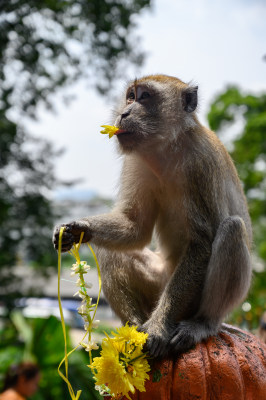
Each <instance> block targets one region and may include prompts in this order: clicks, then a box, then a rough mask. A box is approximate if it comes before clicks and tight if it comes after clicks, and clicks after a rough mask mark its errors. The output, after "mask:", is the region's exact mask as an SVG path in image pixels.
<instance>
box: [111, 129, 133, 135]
mask: <svg viewBox="0 0 266 400" xmlns="http://www.w3.org/2000/svg"><path fill="white" fill-rule="evenodd" d="M130 133H132V132H130V131H126V130H125V129H118V131H116V132H115V135H116V136H119V137H121V136H126V135H129V134H130Z"/></svg>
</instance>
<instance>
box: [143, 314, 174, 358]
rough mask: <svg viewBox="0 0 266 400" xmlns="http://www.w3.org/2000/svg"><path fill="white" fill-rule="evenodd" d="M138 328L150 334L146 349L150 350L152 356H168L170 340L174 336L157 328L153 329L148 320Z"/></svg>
mask: <svg viewBox="0 0 266 400" xmlns="http://www.w3.org/2000/svg"><path fill="white" fill-rule="evenodd" d="M138 330H139V331H141V332H145V333H148V335H149V336H148V339H147V342H146V344H145V347H144V350H145V351H148V352H149V354H150V356H151V357H154V358H164V357H167V356H168V354H169V342H170V339H171V337H172V336H170V335H169V333H168V332H165V333H163V332H159V331H158V329H156V328H155V329H153V328H152V326H151V324H149V323H148V321H147V322H146V323H144V324H143V325H142V326H140V327H139V328H138Z"/></svg>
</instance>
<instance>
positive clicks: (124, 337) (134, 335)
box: [112, 323, 148, 349]
mask: <svg viewBox="0 0 266 400" xmlns="http://www.w3.org/2000/svg"><path fill="white" fill-rule="evenodd" d="M112 335H113V336H114V337H115V338H116V339H117V340H121V341H124V342H130V343H132V344H135V345H136V346H140V347H141V349H142V348H143V345H144V344H145V343H146V340H147V338H148V333H144V332H138V331H137V326H134V325H132V326H129V325H128V323H126V325H125V326H122V327H121V328H118V329H117V333H116V332H112Z"/></svg>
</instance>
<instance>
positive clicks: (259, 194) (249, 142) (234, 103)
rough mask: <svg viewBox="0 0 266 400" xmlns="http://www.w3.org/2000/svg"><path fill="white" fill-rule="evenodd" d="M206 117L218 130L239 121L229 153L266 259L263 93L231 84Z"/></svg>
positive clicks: (265, 108) (265, 97)
mask: <svg viewBox="0 0 266 400" xmlns="http://www.w3.org/2000/svg"><path fill="white" fill-rule="evenodd" d="M208 119H209V123H210V126H211V128H212V129H214V130H216V131H218V133H219V132H222V131H223V130H224V129H225V128H228V126H229V125H231V124H233V123H234V122H236V121H238V120H239V119H241V120H242V124H241V125H242V129H241V131H240V132H239V134H238V135H237V137H236V138H235V139H234V140H233V143H232V144H233V146H232V150H231V152H230V153H231V156H232V158H233V160H234V162H235V164H236V167H237V170H238V173H239V176H240V179H241V181H242V182H243V185H244V191H245V194H246V196H247V200H248V204H249V211H250V215H251V219H252V222H253V227H254V238H255V244H256V249H257V252H258V254H259V256H260V257H261V258H262V259H264V260H266V94H262V95H259V96H255V95H251V94H243V93H241V91H240V90H239V89H238V88H236V87H230V88H228V89H227V90H226V91H225V92H224V93H223V94H221V95H219V96H218V97H217V98H216V99H215V101H214V102H213V104H212V106H211V110H210V112H209V115H208Z"/></svg>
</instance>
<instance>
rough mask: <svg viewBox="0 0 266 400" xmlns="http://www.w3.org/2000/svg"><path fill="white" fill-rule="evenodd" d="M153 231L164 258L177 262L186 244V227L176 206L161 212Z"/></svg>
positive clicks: (182, 216) (182, 215) (183, 216)
mask: <svg viewBox="0 0 266 400" xmlns="http://www.w3.org/2000/svg"><path fill="white" fill-rule="evenodd" d="M155 229H156V233H157V238H158V244H159V247H160V250H161V252H163V254H164V257H165V258H171V259H176V261H177V262H178V259H179V258H180V257H181V256H182V254H183V252H184V250H185V248H186V246H187V242H188V226H187V224H186V218H185V215H184V214H183V213H182V210H180V208H179V207H178V206H177V207H174V208H168V209H167V210H161V212H160V214H159V217H158V219H157V222H156V227H155Z"/></svg>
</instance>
